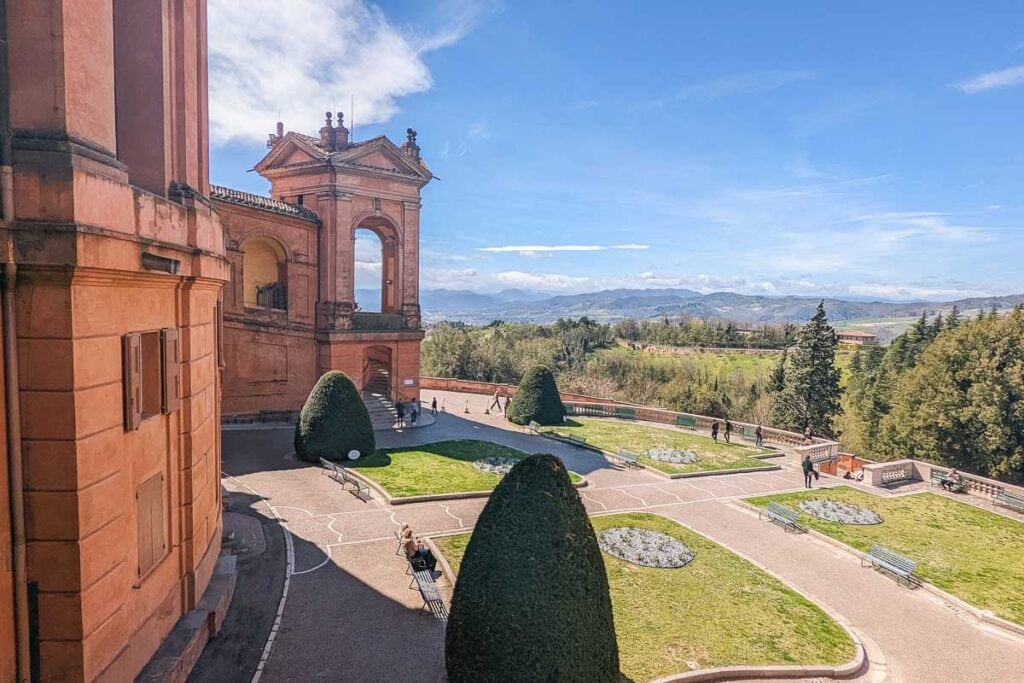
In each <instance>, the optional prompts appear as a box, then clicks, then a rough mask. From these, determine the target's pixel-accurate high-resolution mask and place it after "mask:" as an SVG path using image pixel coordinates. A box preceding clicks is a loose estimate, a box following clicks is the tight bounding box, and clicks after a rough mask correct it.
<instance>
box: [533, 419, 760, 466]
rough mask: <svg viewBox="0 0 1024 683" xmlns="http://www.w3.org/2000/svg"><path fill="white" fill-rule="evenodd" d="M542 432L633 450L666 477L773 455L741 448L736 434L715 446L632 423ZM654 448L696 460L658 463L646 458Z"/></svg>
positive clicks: (573, 424)
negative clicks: (665, 448)
mask: <svg viewBox="0 0 1024 683" xmlns="http://www.w3.org/2000/svg"><path fill="white" fill-rule="evenodd" d="M543 431H545V432H553V433H556V434H562V435H565V436H568V435H573V436H577V437H581V438H583V439H585V440H586V442H587V443H588V444H590V445H592V446H596V447H597V448H600V449H601V450H602V451H606V452H608V453H615V452H616V451H617V450H618V449H620V448H625V449H626V450H627V451H632V452H633V453H636V454H637V455H639V456H640V462H641V464H643V465H644V466H646V467H650V468H653V469H656V470H659V471H661V472H665V473H666V474H678V473H684V472H718V471H722V470H736V469H743V468H747V467H767V466H769V463H767V462H765V461H764V460H758V459H756V458H754V457H753V456H755V455H764V454H766V453H773V451H770V450H766V449H758V448H753V447H752V446H744V445H742V444H741V443H738V442H739V432H738V431H736V432H733V443H731V444H727V443H725V442H724V441H723V440H722V438H721V437H719V440H718V443H715V442H714V441H713V440H712V439H711V437H709V436H701V435H699V434H688V433H686V432H682V431H679V430H675V429H663V428H661V427H648V426H645V425H640V424H635V423H632V422H620V421H618V420H613V419H587V418H576V419H573V420H569V421H568V422H566V423H565V424H562V425H558V426H557V427H545V428H544V429H543ZM656 446H668V447H670V448H677V449H679V450H688V451H693V452H694V453H696V454H697V457H698V458H699V459H698V460H697V462H695V463H692V464H688V465H674V464H672V463H666V462H660V461H658V460H652V459H651V458H649V457H647V451H648V450H649V449H651V448H654V447H656Z"/></svg>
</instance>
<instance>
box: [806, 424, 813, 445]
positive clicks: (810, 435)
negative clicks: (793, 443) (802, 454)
mask: <svg viewBox="0 0 1024 683" xmlns="http://www.w3.org/2000/svg"><path fill="white" fill-rule="evenodd" d="M812 443H814V432H812V431H811V425H807V426H806V427H804V445H807V446H810V445H811V444H812Z"/></svg>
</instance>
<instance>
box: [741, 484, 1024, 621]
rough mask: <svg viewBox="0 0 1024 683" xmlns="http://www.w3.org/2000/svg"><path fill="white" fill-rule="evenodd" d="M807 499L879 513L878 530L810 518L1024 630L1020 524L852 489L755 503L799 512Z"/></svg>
mask: <svg viewBox="0 0 1024 683" xmlns="http://www.w3.org/2000/svg"><path fill="white" fill-rule="evenodd" d="M807 498H831V499H833V500H841V501H845V502H847V503H852V504H854V505H860V506H861V507H866V508H870V509H872V510H874V511H875V512H877V513H879V514H880V515H881V516H882V520H883V521H882V523H881V524H878V525H875V526H847V525H843V524H839V523H836V522H826V521H824V520H822V519H818V518H817V517H812V516H811V515H808V514H802V515H801V522H802V523H803V524H805V525H807V526H808V527H810V528H812V529H814V530H816V531H820V532H821V533H823V534H827V535H829V536H831V537H832V538H835V539H837V540H840V541H842V542H843V543H846V544H847V545H849V546H852V547H853V548H856V549H857V550H860V551H863V552H866V551H868V550H869V549H870V548H871V544H872V543H876V542H877V543H881V544H882V545H884V546H886V547H888V548H892V549H893V550H895V551H896V552H898V553H901V554H903V555H906V556H907V557H909V558H911V559H913V560H916V561H917V562H918V565H917V572H918V574H919V575H920V576H921V578H922V579H924V580H926V581H928V582H930V583H932V584H934V585H935V586H937V587H939V588H941V589H942V590H944V591H946V592H948V593H952V594H953V595H955V596H957V597H959V598H961V599H962V600H965V601H966V602H968V603H970V604H972V605H974V606H975V607H979V608H981V609H987V610H991V611H992V612H993V613H995V614H997V615H998V616H1000V617H1002V618H1004V619H1008V620H1010V621H1013V622H1016V623H1018V624H1024V559H1022V558H1024V525H1022V524H1021V523H1020V522H1017V521H1014V520H1012V519H1007V518H1006V517H1002V516H1000V515H996V514H993V513H991V512H987V511H985V510H981V509H979V508H976V507H974V506H972V505H968V504H966V503H959V502H957V501H955V500H951V499H949V498H946V497H944V496H939V495H936V494H933V493H923V494H919V495H913V496H903V497H900V498H883V497H881V496H876V495H874V494H870V493H865V492H863V491H858V490H856V489H852V488H849V487H846V486H841V487H838V488H831V489H819V490H817V491H801V492H799V493H789V494H782V495H774V496H763V497H758V498H751V499H749V500H748V502H750V503H752V504H754V505H757V506H760V507H764V506H767V505H768V501H770V500H776V501H778V502H780V503H782V504H784V505H788V506H790V507H792V508H795V509H799V508H797V505H798V504H799V503H800V501H802V500H804V499H807Z"/></svg>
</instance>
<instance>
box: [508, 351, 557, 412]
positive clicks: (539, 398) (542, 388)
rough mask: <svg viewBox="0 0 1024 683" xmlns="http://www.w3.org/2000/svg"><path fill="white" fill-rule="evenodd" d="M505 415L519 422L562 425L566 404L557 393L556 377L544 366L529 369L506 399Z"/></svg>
mask: <svg viewBox="0 0 1024 683" xmlns="http://www.w3.org/2000/svg"><path fill="white" fill-rule="evenodd" d="M505 417H507V418H508V419H509V421H510V422H514V423H516V424H518V425H525V424H529V423H530V421H531V420H532V421H535V422H537V423H539V424H542V425H553V424H561V423H562V419H563V418H564V417H565V405H564V404H563V403H562V398H561V396H559V394H558V386H557V385H556V384H555V376H554V375H552V374H551V371H550V370H548V369H547V368H546V367H544V366H543V365H536V366H534V367H532V368H530V369H529V370H528V371H527V372H526V374H525V375H523V381H522V382H520V383H519V389H517V390H516V395H515V396H513V397H512V400H511V401H509V404H508V409H507V410H506V411H505Z"/></svg>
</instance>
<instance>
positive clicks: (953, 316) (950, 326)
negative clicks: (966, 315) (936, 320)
mask: <svg viewBox="0 0 1024 683" xmlns="http://www.w3.org/2000/svg"><path fill="white" fill-rule="evenodd" d="M961 322H963V318H962V316H961V315H960V309H959V308H958V307H957V305H956V304H953V310H952V311H950V312H949V315H947V316H946V329H947V330H955V329H956V328H958V327H960V323H961Z"/></svg>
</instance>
